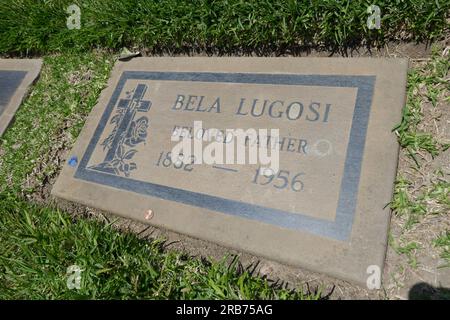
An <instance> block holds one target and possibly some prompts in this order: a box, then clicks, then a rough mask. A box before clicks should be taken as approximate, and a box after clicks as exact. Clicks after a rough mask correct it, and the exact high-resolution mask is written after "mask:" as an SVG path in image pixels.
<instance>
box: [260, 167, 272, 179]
mask: <svg viewBox="0 0 450 320" xmlns="http://www.w3.org/2000/svg"><path fill="white" fill-rule="evenodd" d="M261 169H262V174H263V176H265V177H267V178H270V177H271V176H273V175H274V174H275V173H274V172H273V170H272V169H271V168H261Z"/></svg>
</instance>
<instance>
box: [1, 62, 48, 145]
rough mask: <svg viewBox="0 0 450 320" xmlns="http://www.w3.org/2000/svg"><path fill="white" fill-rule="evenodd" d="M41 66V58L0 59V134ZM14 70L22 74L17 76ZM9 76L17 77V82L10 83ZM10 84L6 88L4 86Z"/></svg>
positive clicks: (11, 118)
mask: <svg viewBox="0 0 450 320" xmlns="http://www.w3.org/2000/svg"><path fill="white" fill-rule="evenodd" d="M41 66H42V60H41V59H0V85H1V86H3V88H0V136H1V135H2V134H3V132H4V131H5V130H6V129H7V127H8V125H9V124H10V122H11V121H12V120H13V118H14V115H15V113H16V111H17V109H18V108H19V106H20V104H21V103H22V100H23V99H24V97H25V96H26V94H27V92H28V89H29V86H30V85H31V84H32V83H33V82H34V81H35V80H36V78H37V77H38V75H39V72H40V70H41ZM16 72H19V73H21V72H22V73H23V76H19V77H18V78H17V76H16V75H15V74H14V73H16ZM10 77H12V78H13V79H18V81H17V83H11V81H9V80H10ZM2 78H3V79H2ZM10 85H11V87H10V88H8V90H6V86H10ZM16 85H17V86H16Z"/></svg>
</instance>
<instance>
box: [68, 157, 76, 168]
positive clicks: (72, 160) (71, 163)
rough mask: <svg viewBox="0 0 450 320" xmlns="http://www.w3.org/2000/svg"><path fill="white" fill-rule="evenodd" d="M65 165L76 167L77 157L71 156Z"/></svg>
mask: <svg viewBox="0 0 450 320" xmlns="http://www.w3.org/2000/svg"><path fill="white" fill-rule="evenodd" d="M67 163H68V164H69V166H71V167H76V166H77V164H78V157H77V156H72V157H71V158H70V159H69V161H68V162H67Z"/></svg>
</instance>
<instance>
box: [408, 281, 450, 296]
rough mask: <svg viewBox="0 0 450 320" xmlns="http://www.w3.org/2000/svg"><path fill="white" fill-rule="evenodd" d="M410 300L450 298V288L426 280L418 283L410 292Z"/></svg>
mask: <svg viewBox="0 0 450 320" xmlns="http://www.w3.org/2000/svg"><path fill="white" fill-rule="evenodd" d="M408 298H409V300H450V288H444V287H433V286H432V285H430V284H428V283H425V282H418V283H416V284H415V285H414V286H413V287H412V288H411V289H410V290H409V294H408Z"/></svg>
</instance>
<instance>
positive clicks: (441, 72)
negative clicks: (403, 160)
mask: <svg viewBox="0 0 450 320" xmlns="http://www.w3.org/2000/svg"><path fill="white" fill-rule="evenodd" d="M449 70H450V60H449V59H448V57H442V56H440V54H439V52H438V50H437V49H436V47H435V48H434V50H433V55H432V60H431V61H430V62H429V63H427V64H426V65H425V66H424V67H422V68H416V69H411V70H410V71H409V75H408V91H407V103H406V106H405V108H403V117H402V121H401V123H400V124H399V125H398V126H396V127H395V128H394V130H395V131H396V133H397V135H398V141H399V143H400V145H401V146H402V147H403V148H405V149H406V150H407V152H408V154H409V155H410V156H411V157H412V158H413V159H414V161H415V162H416V164H417V166H419V162H418V160H417V157H416V154H417V152H418V151H425V152H427V153H429V154H430V155H431V156H436V155H437V154H438V153H439V152H440V151H443V150H446V149H447V148H448V147H449V146H450V144H449V143H448V142H440V141H436V139H435V138H434V137H433V135H432V134H430V133H427V132H423V131H420V130H419V129H418V125H419V124H420V123H422V118H423V108H424V107H425V106H424V103H426V102H430V104H431V106H432V107H433V108H436V104H437V101H438V99H439V98H440V96H441V95H442V96H443V97H445V96H447V98H446V99H448V94H449V92H450V83H449V81H448V79H447V78H446V77H447V75H448V72H449ZM444 99H445V98H442V100H444Z"/></svg>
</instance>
